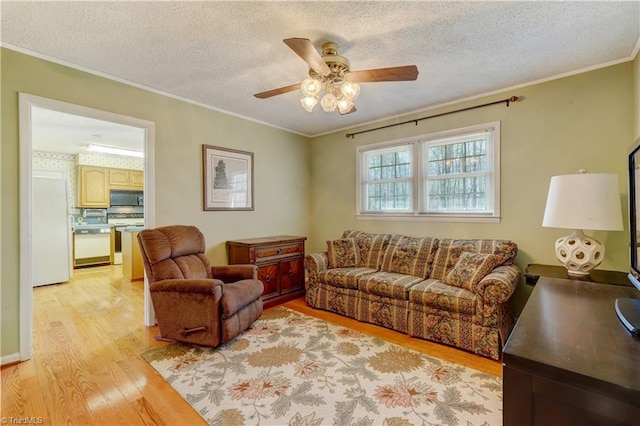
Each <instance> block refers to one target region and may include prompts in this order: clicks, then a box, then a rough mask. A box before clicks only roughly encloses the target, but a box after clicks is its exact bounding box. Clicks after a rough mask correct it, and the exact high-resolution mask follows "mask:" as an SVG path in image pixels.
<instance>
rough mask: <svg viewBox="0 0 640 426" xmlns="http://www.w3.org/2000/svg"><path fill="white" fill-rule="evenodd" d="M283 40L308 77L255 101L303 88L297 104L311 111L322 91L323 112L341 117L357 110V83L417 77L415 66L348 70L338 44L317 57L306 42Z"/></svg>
mask: <svg viewBox="0 0 640 426" xmlns="http://www.w3.org/2000/svg"><path fill="white" fill-rule="evenodd" d="M282 41H283V42H284V43H285V44H286V45H287V46H289V47H290V48H291V50H293V51H294V52H295V53H296V54H297V55H298V56H300V57H301V58H302V59H303V60H304V61H305V62H306V63H307V64H308V65H309V78H307V79H305V80H304V81H303V82H302V83H297V84H292V85H290V86H284V87H280V88H277V89H273V90H268V91H266V92H261V93H256V94H255V95H253V96H255V97H256V98H259V99H266V98H270V97H272V96H277V95H281V94H283V93H288V92H292V91H294V90H297V89H302V94H303V97H302V99H300V103H301V104H302V106H303V107H304V109H306V110H307V111H309V112H311V111H312V110H313V108H314V107H315V106H316V104H317V103H318V100H319V98H320V94H321V93H322V92H323V91H324V95H323V96H322V98H321V100H320V106H321V107H322V109H323V110H324V111H326V112H332V111H335V110H336V109H337V110H338V112H339V113H340V114H341V115H344V114H350V113H352V112H354V111H355V110H356V106H355V103H354V101H355V99H356V97H357V96H358V94H359V93H360V85H359V84H358V83H378V82H383V81H413V80H416V79H417V78H418V67H416V66H415V65H405V66H400V67H391V68H377V69H370V70H362V71H351V69H350V67H349V61H348V60H347V58H345V57H344V56H340V55H339V54H338V45H337V44H336V43H333V42H326V43H324V44H323V45H322V55H320V53H318V51H317V50H316V48H315V47H314V46H313V43H311V41H310V40H309V39H306V38H287V39H284V40H282Z"/></svg>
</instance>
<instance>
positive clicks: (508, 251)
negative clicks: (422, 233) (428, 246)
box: [429, 239, 518, 280]
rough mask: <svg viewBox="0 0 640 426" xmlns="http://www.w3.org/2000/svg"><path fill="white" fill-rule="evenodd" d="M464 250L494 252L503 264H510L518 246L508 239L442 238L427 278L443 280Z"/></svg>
mask: <svg viewBox="0 0 640 426" xmlns="http://www.w3.org/2000/svg"><path fill="white" fill-rule="evenodd" d="M464 252H469V253H486V254H495V255H497V256H502V257H503V262H502V264H503V265H510V264H512V263H513V261H514V259H515V258H516V255H517V254H518V246H517V245H516V243H514V242H513V241H508V240H453V239H442V240H440V241H439V243H438V250H437V251H436V255H435V258H434V260H433V266H432V267H431V275H429V278H434V279H437V280H444V279H445V278H446V277H447V275H448V274H449V272H451V270H452V269H453V267H454V266H455V265H456V263H457V262H458V258H459V257H460V255H461V254H462V253H464Z"/></svg>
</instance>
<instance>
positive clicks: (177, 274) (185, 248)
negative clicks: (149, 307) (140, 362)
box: [138, 225, 264, 346]
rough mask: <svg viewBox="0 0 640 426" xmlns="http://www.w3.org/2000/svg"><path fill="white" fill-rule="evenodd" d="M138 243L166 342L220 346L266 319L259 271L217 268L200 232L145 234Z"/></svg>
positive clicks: (180, 228)
mask: <svg viewBox="0 0 640 426" xmlns="http://www.w3.org/2000/svg"><path fill="white" fill-rule="evenodd" d="M138 243H139V245H140V249H141V250H140V251H141V253H142V260H143V261H144V268H145V271H146V273H147V277H148V280H149V290H150V292H151V300H152V301H153V307H154V309H155V311H156V318H157V320H158V326H159V328H160V336H161V337H162V338H163V339H170V340H176V341H180V342H185V343H191V344H196V345H203V346H217V345H219V344H221V343H227V342H229V341H230V340H232V339H233V338H234V337H236V336H237V335H238V334H240V333H241V332H243V331H244V330H246V329H247V328H248V327H249V326H250V325H251V324H252V323H253V322H254V321H255V320H256V319H258V317H259V316H260V314H262V298H261V296H262V292H263V291H264V287H263V284H262V282H261V281H259V280H258V279H257V276H258V271H257V267H256V266H254V265H230V266H214V267H211V264H210V262H209V259H208V258H207V257H206V256H205V254H204V251H205V242H204V235H202V232H200V230H199V229H198V228H196V227H195V226H185V225H173V226H164V227H160V228H155V229H145V230H143V231H140V233H139V234H138Z"/></svg>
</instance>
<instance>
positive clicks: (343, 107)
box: [338, 98, 353, 114]
mask: <svg viewBox="0 0 640 426" xmlns="http://www.w3.org/2000/svg"><path fill="white" fill-rule="evenodd" d="M352 108H353V101H352V100H351V99H349V98H342V99H340V100H339V101H338V111H339V112H340V114H346V113H348V112H349V111H351V109H352Z"/></svg>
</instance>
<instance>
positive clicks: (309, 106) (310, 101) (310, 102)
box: [300, 96, 318, 112]
mask: <svg viewBox="0 0 640 426" xmlns="http://www.w3.org/2000/svg"><path fill="white" fill-rule="evenodd" d="M317 103H318V97H317V96H305V97H304V98H302V99H300V105H302V108H304V109H306V110H307V111H309V112H312V111H313V108H314V107H315V106H316V104H317Z"/></svg>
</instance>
